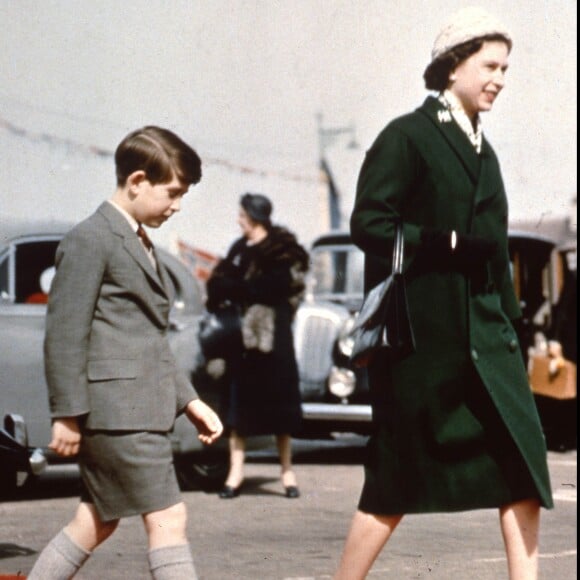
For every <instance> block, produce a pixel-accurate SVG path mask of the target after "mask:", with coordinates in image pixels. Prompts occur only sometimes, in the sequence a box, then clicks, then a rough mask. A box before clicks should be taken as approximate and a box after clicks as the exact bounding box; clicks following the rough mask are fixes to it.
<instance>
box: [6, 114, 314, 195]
mask: <svg viewBox="0 0 580 580" xmlns="http://www.w3.org/2000/svg"><path fill="white" fill-rule="evenodd" d="M0 129H3V130H4V131H7V132H8V133H11V134H12V135H14V136H16V137H19V138H22V139H27V140H28V141H36V142H38V141H40V142H44V143H48V144H50V145H61V146H65V147H68V148H69V149H73V150H75V151H78V152H80V153H84V154H88V155H96V156H98V157H113V156H114V151H111V150H109V149H105V148H103V147H99V146H98V145H87V144H85V143H81V142H79V141H74V140H72V139H68V138H66V137H59V136H57V135H52V134H50V133H44V132H34V131H29V130H28V129H24V128H22V127H19V126H17V125H15V124H14V123H11V122H10V121H8V120H7V119H5V118H3V117H0ZM204 163H206V164H207V165H209V166H211V165H217V166H220V167H224V168H226V169H229V170H230V171H236V172H238V173H242V174H252V175H259V176H261V177H279V178H280V179H284V180H286V181H296V182H302V183H320V182H321V180H322V181H323V180H324V177H323V176H322V177H321V176H314V175H313V176H309V175H299V174H295V173H289V172H287V171H280V170H271V169H258V168H256V167H250V166H248V165H240V164H237V163H232V162H231V161H228V160H226V159H219V158H216V157H209V158H207V157H204Z"/></svg>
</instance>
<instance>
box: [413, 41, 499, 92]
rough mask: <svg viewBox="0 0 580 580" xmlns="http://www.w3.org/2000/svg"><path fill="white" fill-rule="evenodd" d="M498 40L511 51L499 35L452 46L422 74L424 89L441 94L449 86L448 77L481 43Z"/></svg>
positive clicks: (476, 50)
mask: <svg viewBox="0 0 580 580" xmlns="http://www.w3.org/2000/svg"><path fill="white" fill-rule="evenodd" d="M493 40H500V41H502V42H505V43H506V44H507V45H508V47H509V48H510V49H511V45H510V43H508V42H507V41H506V38H505V36H502V35H501V34H491V35H489V36H480V37H479V38H474V39H473V40H468V41H467V42H464V43H463V44H458V45H457V46H454V47H453V48H452V49H451V50H449V51H448V52H446V53H445V54H444V55H442V56H440V57H439V58H438V59H436V60H434V61H433V62H431V63H430V64H429V66H428V67H427V68H426V69H425V72H424V73H423V79H424V80H425V87H426V88H427V89H429V90H433V91H439V92H442V91H444V90H445V89H446V88H447V85H448V84H449V75H450V74H451V71H453V70H455V69H456V68H457V66H458V65H459V64H461V63H462V62H463V61H464V60H466V59H468V58H469V57H470V56H471V55H472V54H475V53H476V52H479V50H480V49H481V47H482V46H483V43H484V42H486V41H493Z"/></svg>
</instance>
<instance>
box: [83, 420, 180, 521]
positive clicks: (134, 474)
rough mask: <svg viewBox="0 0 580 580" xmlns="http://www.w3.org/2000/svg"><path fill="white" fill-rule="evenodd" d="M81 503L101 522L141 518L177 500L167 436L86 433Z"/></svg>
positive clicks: (163, 434) (176, 485) (159, 434)
mask: <svg viewBox="0 0 580 580" xmlns="http://www.w3.org/2000/svg"><path fill="white" fill-rule="evenodd" d="M79 467H80V472H81V477H82V482H83V490H82V492H81V501H84V502H88V503H92V504H94V505H95V508H96V510H97V512H98V514H99V517H100V518H101V519H102V520H103V521H109V520H115V519H118V518H122V517H127V516H134V515H140V514H146V513H149V512H154V511H158V510H162V509H165V508H168V507H170V506H172V505H175V504H177V503H179V502H180V501H181V494H180V491H179V485H178V483H177V478H176V475H175V468H174V466H173V454H172V450H171V441H170V439H169V434H168V433H151V432H127V431H85V432H84V433H83V437H82V440H81V450H80V454H79Z"/></svg>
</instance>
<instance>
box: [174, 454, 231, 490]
mask: <svg viewBox="0 0 580 580" xmlns="http://www.w3.org/2000/svg"><path fill="white" fill-rule="evenodd" d="M228 469H229V466H228V462H227V459H226V458H215V459H214V458H212V459H208V458H203V459H200V458H196V457H187V456H186V457H178V458H175V473H176V475H177V481H178V483H179V487H180V488H181V490H182V491H199V490H201V491H217V490H218V489H220V488H221V487H222V485H223V483H224V481H225V479H226V477H227V474H228Z"/></svg>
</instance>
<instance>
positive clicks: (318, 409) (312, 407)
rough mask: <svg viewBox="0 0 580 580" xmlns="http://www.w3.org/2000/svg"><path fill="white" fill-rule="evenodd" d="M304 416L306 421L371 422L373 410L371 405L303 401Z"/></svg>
mask: <svg viewBox="0 0 580 580" xmlns="http://www.w3.org/2000/svg"><path fill="white" fill-rule="evenodd" d="M302 416H303V417H304V419H305V420H306V421H353V422H362V423H367V422H369V423H370V422H371V420H372V411H371V406H370V405H341V404H332V403H302Z"/></svg>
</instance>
